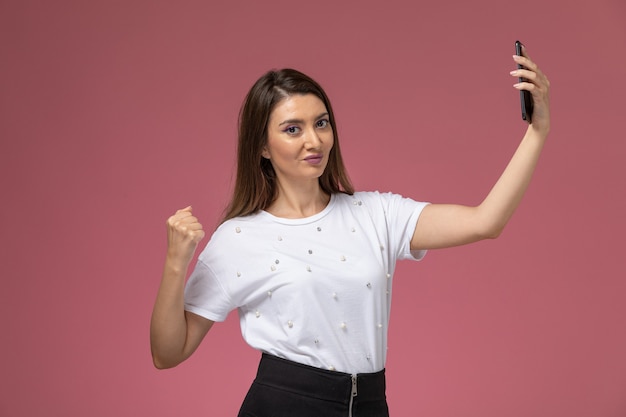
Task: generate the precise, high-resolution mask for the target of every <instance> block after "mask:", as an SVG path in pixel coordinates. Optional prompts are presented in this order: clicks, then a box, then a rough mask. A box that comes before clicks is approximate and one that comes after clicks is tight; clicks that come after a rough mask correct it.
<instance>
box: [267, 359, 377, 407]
mask: <svg viewBox="0 0 626 417" xmlns="http://www.w3.org/2000/svg"><path fill="white" fill-rule="evenodd" d="M354 380H355V382H356V384H355V385H354V386H353V375H350V374H347V373H344V372H337V371H327V370H325V369H320V368H316V367H314V366H309V365H304V364H301V363H297V362H292V361H289V360H287V359H282V358H279V357H276V356H273V355H269V354H267V353H264V354H263V355H262V357H261V362H260V363H259V369H258V372H257V376H256V379H255V382H256V383H258V384H263V385H269V386H272V387H275V388H279V389H283V390H286V391H291V392H295V393H300V394H302V395H306V396H309V397H314V398H319V399H322V400H327V401H335V402H341V403H345V404H347V403H349V401H350V398H351V397H352V396H353V395H354V396H358V397H359V399H360V400H362V401H363V400H366V399H367V401H378V400H384V399H385V398H386V397H385V385H386V384H385V370H384V369H383V370H382V371H379V372H374V373H363V374H356V375H355V378H354ZM353 389H354V390H355V391H353Z"/></svg>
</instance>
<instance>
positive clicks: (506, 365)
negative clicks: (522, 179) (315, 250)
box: [0, 0, 626, 417]
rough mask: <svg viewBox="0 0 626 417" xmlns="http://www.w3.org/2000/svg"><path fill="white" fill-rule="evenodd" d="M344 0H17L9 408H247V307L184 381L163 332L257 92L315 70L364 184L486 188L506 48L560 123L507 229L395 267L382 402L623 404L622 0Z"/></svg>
mask: <svg viewBox="0 0 626 417" xmlns="http://www.w3.org/2000/svg"><path fill="white" fill-rule="evenodd" d="M213 3H218V2H213ZM219 3H227V2H219ZM352 3H353V5H348V2H340V1H327V0H320V1H316V2H309V3H307V4H304V3H295V4H294V2H287V1H276V0H271V1H250V2H241V1H233V2H230V3H228V5H222V4H220V5H217V4H211V2H201V1H188V2H174V1H172V2H160V3H157V2H149V1H146V2H139V1H127V2H110V1H74V2H70V1H56V2H45V1H42V2H35V1H17V0H14V1H3V2H2V4H1V5H0V48H1V49H0V56H1V58H0V88H1V90H0V138H1V143H0V170H1V172H0V174H1V175H0V186H1V190H2V192H1V198H2V204H1V205H0V211H1V212H0V230H1V233H2V250H1V251H0V265H2V268H3V272H2V289H1V290H0V320H1V322H0V325H1V327H0V328H1V329H2V340H3V342H2V345H1V346H2V347H1V348H0V349H1V350H0V352H2V358H3V361H2V362H3V366H2V370H1V371H0V415H1V416H11V417H21V416H43V415H45V416H87V415H88V416H95V417H99V416H147V415H150V416H155V417H156V416H172V415H185V414H186V413H188V415H205V416H233V415H235V413H236V410H237V409H238V407H239V404H240V402H241V400H242V398H243V396H244V394H245V392H246V390H247V387H248V385H249V383H250V381H251V379H252V377H253V374H254V372H255V366H256V361H257V357H258V355H257V353H256V352H254V351H252V350H251V349H249V348H248V347H247V346H245V344H244V343H243V342H242V340H241V337H240V335H239V329H238V326H237V322H236V320H235V315H231V317H230V318H229V320H227V322H226V323H224V324H221V325H218V326H216V327H215V328H214V329H213V330H212V331H211V333H210V334H209V336H208V337H207V339H206V340H205V342H204V344H203V345H202V346H201V347H200V349H199V351H198V352H197V353H196V354H195V356H194V357H192V358H191V359H190V360H189V361H188V362H187V363H185V364H183V365H181V366H179V367H178V368H176V369H174V370H169V371H156V370H155V369H154V368H153V367H152V364H151V360H150V354H149V344H148V323H149V318H150V312H151V308H152V303H153V300H154V296H155V292H156V289H157V286H158V283H159V278H160V269H161V265H162V258H163V254H164V250H165V227H164V221H165V219H166V218H167V216H168V215H169V214H170V213H171V212H173V211H174V210H175V209H176V208H179V207H183V206H186V205H188V204H193V205H194V208H195V211H196V213H197V214H198V215H199V216H200V217H201V219H202V220H203V223H204V224H205V225H206V226H207V228H212V227H213V226H214V225H215V224H216V222H217V220H218V217H219V213H220V211H221V209H222V208H223V205H224V203H225V201H226V199H227V197H228V192H229V187H230V183H231V180H232V173H233V170H232V166H233V160H234V139H235V129H236V127H235V123H236V115H237V111H238V108H239V105H240V103H241V101H242V99H243V95H244V94H245V92H246V90H247V89H248V88H249V86H250V85H251V83H252V82H253V81H254V80H255V79H256V78H257V77H258V76H260V75H261V74H262V73H263V72H264V71H265V70H267V69H269V68H273V67H283V66H291V67H295V68H298V69H301V70H303V71H304V72H307V73H309V74H310V75H312V76H313V77H314V78H316V79H318V80H319V81H320V82H321V83H322V85H324V86H325V87H326V89H327V91H328V93H329V94H330V96H331V98H332V99H333V101H334V105H335V111H336V114H337V115H338V120H339V124H340V125H339V126H340V134H341V139H342V141H343V147H344V153H345V156H346V162H347V165H348V167H349V170H350V173H351V175H352V177H353V179H354V182H355V183H356V185H357V187H358V188H359V189H369V190H371V189H378V190H381V191H388V190H392V191H395V192H398V193H402V194H405V195H407V196H411V197H414V198H416V199H421V200H428V201H435V202H459V203H467V204H472V203H477V202H478V201H480V199H481V197H482V196H484V194H485V193H486V192H487V191H488V189H489V187H490V186H491V184H492V183H493V182H494V181H495V179H496V178H497V176H498V174H499V172H500V171H501V170H502V169H503V167H504V164H505V163H506V161H507V158H508V157H509V156H510V155H511V153H512V152H513V150H514V149H515V147H516V145H517V141H518V140H519V138H520V137H521V135H522V134H523V131H524V124H523V122H522V121H521V120H520V117H519V108H518V102H517V93H516V92H515V90H514V89H513V88H512V87H511V85H512V83H513V81H512V80H511V79H510V77H509V75H508V71H509V70H510V69H511V68H512V65H511V64H512V61H511V59H510V55H511V54H512V53H513V41H514V40H515V39H516V38H520V39H521V40H523V41H524V42H525V43H526V44H527V45H528V48H529V51H530V53H531V55H532V57H533V58H535V59H536V60H537V61H538V62H540V63H541V65H542V68H543V69H544V70H545V72H546V73H547V74H548V75H549V77H550V79H551V81H552V83H553V89H552V102H553V133H552V135H551V137H550V140H549V143H548V145H547V148H546V150H545V153H544V155H543V157H542V160H541V164H540V166H539V168H538V172H537V174H536V177H535V179H534V181H533V184H532V186H531V188H530V190H529V192H528V195H527V197H526V199H525V200H524V202H523V204H522V207H521V208H520V210H519V212H518V213H517V214H516V215H515V217H514V218H513V220H512V222H511V224H510V225H509V227H508V228H507V230H506V231H505V233H504V235H503V236H502V237H501V238H500V239H498V240H496V241H489V242H484V243H479V244H476V245H473V246H469V247H463V248H457V249H450V250H445V251H433V252H431V253H430V254H429V256H427V258H426V259H425V260H424V262H422V263H419V264H416V263H402V264H400V268H399V274H398V275H397V279H396V287H395V292H394V307H393V314H392V323H391V334H390V339H391V340H390V349H389V360H388V378H389V381H388V385H389V392H388V395H389V402H390V407H391V411H392V415H394V416H396V417H404V416H407V417H411V416H418V415H419V416H429V417H439V416H441V417H444V416H480V417H492V416H493V417H496V416H508V417H518V416H519V417H522V416H524V417H526V416H539V417H544V416H545V417H548V416H568V417H583V416H585V417H587V416H596V417H618V416H624V415H626V355H625V352H626V331H625V329H626V326H625V324H626V302H624V299H625V298H626V297H625V295H626V280H625V279H624V278H625V277H626V266H625V261H624V258H625V257H624V254H623V248H624V246H625V245H624V235H625V232H626V230H625V224H626V220H624V212H625V211H626V204H625V200H626V193H625V187H624V182H625V181H624V180H625V179H626V168H625V163H624V161H625V160H626V145H625V136H624V129H623V124H622V121H623V120H624V111H625V110H626V108H625V106H624V96H625V95H626V87H625V82H624V74H625V72H624V68H625V67H626V59H625V58H624V50H625V49H626V48H625V47H626V29H625V28H626V6H625V3H624V2H623V1H621V0H599V1H595V2H590V1H565V0H563V1H546V0H529V1H526V2H523V3H516V2H503V1H501V0H479V1H472V2H466V1H457V2H447V3H446V2H415V1H406V2H402V1H398V0H392V1H385V2H378V3H379V4H375V5H367V6H366V5H365V3H363V2H352ZM366 3H367V2H366ZM522 10H523V11H522Z"/></svg>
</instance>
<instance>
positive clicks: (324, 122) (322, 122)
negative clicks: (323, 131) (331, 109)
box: [317, 119, 329, 128]
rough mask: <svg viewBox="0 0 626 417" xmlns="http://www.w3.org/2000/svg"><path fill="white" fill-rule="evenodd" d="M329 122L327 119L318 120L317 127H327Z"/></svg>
mask: <svg viewBox="0 0 626 417" xmlns="http://www.w3.org/2000/svg"><path fill="white" fill-rule="evenodd" d="M328 123H329V122H328V120H326V119H322V120H318V121H317V127H322V128H323V127H326V126H328Z"/></svg>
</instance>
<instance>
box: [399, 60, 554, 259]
mask: <svg viewBox="0 0 626 417" xmlns="http://www.w3.org/2000/svg"><path fill="white" fill-rule="evenodd" d="M522 54H523V56H520V57H518V56H514V57H513V59H514V61H515V62H516V63H518V64H521V65H522V66H524V67H525V68H526V69H521V70H515V71H512V72H511V75H512V76H513V77H523V78H525V79H526V80H527V81H526V82H522V83H517V84H515V85H514V87H515V88H516V89H517V90H527V91H530V93H531V94H532V97H533V101H534V109H533V116H532V123H531V124H530V125H529V126H528V130H527V131H526V134H525V135H524V138H523V139H522V141H521V143H520V145H519V147H518V148H517V150H516V151H515V154H514V155H513V157H512V158H511V161H510V162H509V164H508V165H507V167H506V169H505V170H504V172H503V173H502V175H501V176H500V178H499V179H498V181H497V182H496V184H495V185H494V186H493V188H492V189H491V191H490V192H489V194H488V195H487V197H486V198H485V199H484V200H483V202H482V203H481V204H480V205H478V206H475V207H470V206H462V205H454V204H430V205H428V206H426V207H425V208H424V210H423V211H422V213H421V215H420V218H419V221H418V222H417V226H416V227H415V232H414V234H413V237H412V239H411V249H412V250H417V249H438V248H446V247H451V246H459V245H464V244H467V243H472V242H476V241H478V240H482V239H490V238H496V237H498V236H499V235H500V233H501V232H502V230H503V229H504V226H505V225H506V224H507V222H508V221H509V219H510V218H511V216H512V215H513V212H514V211H515V209H516V208H517V206H518V205H519V203H520V201H521V200H522V197H523V196H524V192H525V191H526V188H527V187H528V184H529V183H530V180H531V178H532V175H533V172H534V170H535V166H536V165H537V161H538V160H539V155H540V154H541V150H542V148H543V145H544V142H545V140H546V137H547V136H548V132H549V131H550V102H549V101H550V98H549V89H550V82H549V81H548V79H547V77H546V76H545V75H544V74H543V72H541V70H540V69H539V67H537V65H536V64H535V63H534V62H533V61H532V60H531V59H530V58H529V57H528V55H527V54H526V50H525V48H524V49H522Z"/></svg>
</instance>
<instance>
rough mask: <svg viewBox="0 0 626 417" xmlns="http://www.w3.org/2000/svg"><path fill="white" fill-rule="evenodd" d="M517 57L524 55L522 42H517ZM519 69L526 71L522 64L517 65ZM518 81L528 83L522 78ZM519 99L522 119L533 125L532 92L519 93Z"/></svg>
mask: <svg viewBox="0 0 626 417" xmlns="http://www.w3.org/2000/svg"><path fill="white" fill-rule="evenodd" d="M515 55H520V56H521V55H522V43H521V42H520V41H515ZM517 68H518V69H524V67H523V66H522V65H520V64H517ZM518 80H519V82H520V83H521V82H524V81H527V80H526V79H525V78H522V77H519V78H518ZM519 99H520V103H521V105H522V119H524V120H526V121H527V122H528V123H531V122H532V120H533V96H532V95H531V94H530V91H526V90H521V91H520V92H519Z"/></svg>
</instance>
